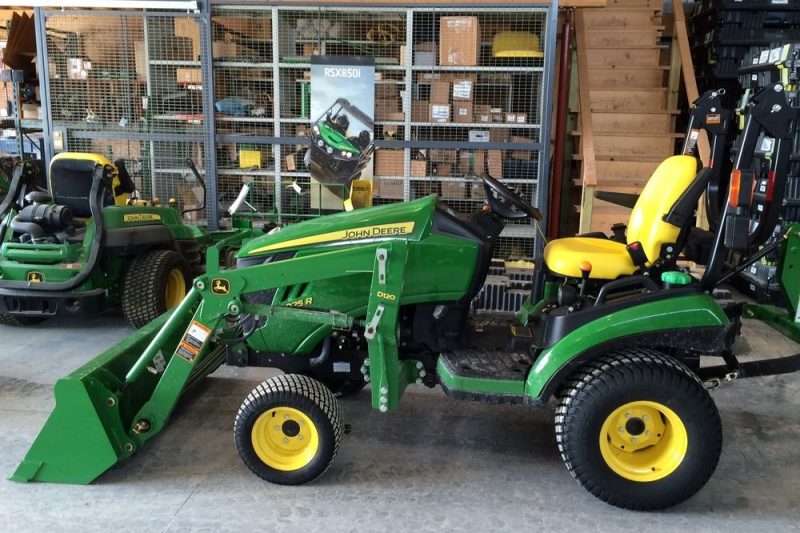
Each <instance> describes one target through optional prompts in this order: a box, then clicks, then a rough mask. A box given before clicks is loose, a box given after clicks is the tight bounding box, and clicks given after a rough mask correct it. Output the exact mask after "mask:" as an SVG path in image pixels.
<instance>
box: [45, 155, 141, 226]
mask: <svg viewBox="0 0 800 533" xmlns="http://www.w3.org/2000/svg"><path fill="white" fill-rule="evenodd" d="M97 165H100V166H102V167H104V168H105V169H107V170H106V171H107V172H109V173H111V188H110V189H108V188H107V189H106V190H105V191H104V194H103V201H102V204H101V207H102V206H106V205H115V204H116V205H125V203H126V202H127V199H128V195H127V189H128V187H126V186H125V184H124V183H123V181H122V180H120V171H119V169H118V168H117V166H116V165H114V163H112V162H111V161H109V160H108V159H107V158H105V157H103V156H101V155H97V154H83V153H70V152H65V153H61V154H58V155H56V156H55V157H53V159H52V161H51V162H50V173H49V184H48V185H49V188H50V195H51V196H52V197H53V201H54V202H55V203H56V204H58V205H63V206H66V207H69V208H70V209H71V210H72V213H73V214H74V215H75V216H76V217H90V216H92V213H91V209H90V207H89V194H90V192H91V190H92V177H93V176H94V169H95V167H96V166H97ZM123 170H124V169H123ZM125 175H126V176H127V173H125ZM128 180H130V178H128ZM123 189H124V191H123ZM115 193H117V194H115Z"/></svg>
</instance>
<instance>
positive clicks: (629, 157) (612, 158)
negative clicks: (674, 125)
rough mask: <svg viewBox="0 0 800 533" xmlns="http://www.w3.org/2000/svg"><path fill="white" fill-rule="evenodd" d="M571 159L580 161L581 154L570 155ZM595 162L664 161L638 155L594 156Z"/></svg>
mask: <svg viewBox="0 0 800 533" xmlns="http://www.w3.org/2000/svg"><path fill="white" fill-rule="evenodd" d="M572 159H574V160H577V161H581V160H583V154H572ZM594 159H595V161H624V162H630V163H650V162H659V163H660V162H661V161H663V160H664V159H665V157H664V156H661V155H640V154H603V153H596V154H594Z"/></svg>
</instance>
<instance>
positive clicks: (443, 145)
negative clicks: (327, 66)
mask: <svg viewBox="0 0 800 533" xmlns="http://www.w3.org/2000/svg"><path fill="white" fill-rule="evenodd" d="M206 9H209V10H210V11H205V12H199V13H187V14H175V13H168V12H158V11H153V12H150V11H148V12H141V11H133V10H123V11H114V12H111V11H91V12H90V11H78V10H75V11H71V10H62V11H48V12H46V36H47V37H46V39H47V52H46V56H47V63H46V66H45V72H46V76H45V77H46V79H47V84H48V86H49V89H50V94H51V102H50V104H51V105H50V107H51V109H50V114H51V122H52V129H53V130H60V131H63V132H64V133H65V135H64V146H62V147H61V148H59V149H64V150H75V149H81V150H93V151H99V152H101V153H103V154H105V155H108V156H109V157H114V158H117V157H122V158H125V159H126V160H128V165H129V167H132V168H136V169H138V176H137V178H138V180H139V181H138V182H137V183H141V187H142V189H141V192H142V193H143V194H145V195H150V196H158V197H159V198H161V200H162V201H168V200H169V199H170V198H174V199H175V201H176V202H177V203H181V204H187V205H194V204H192V202H195V201H198V198H197V195H196V194H194V193H196V192H197V191H196V190H195V191H194V192H193V194H187V193H186V191H187V190H188V189H192V188H195V189H196V187H197V183H194V182H193V178H192V175H191V173H189V171H188V167H187V165H186V159H192V160H193V161H194V162H195V164H196V165H197V167H198V168H199V169H200V172H201V173H203V174H208V175H207V179H208V181H209V183H210V184H211V185H212V187H213V191H211V193H210V194H209V196H208V199H209V201H212V205H210V206H209V207H211V208H212V209H210V210H209V211H208V212H209V214H210V215H212V216H213V220H212V221H209V223H210V224H216V223H217V222H218V220H217V218H218V217H217V210H218V211H219V213H220V214H222V215H223V216H222V218H223V220H222V222H223V225H224V224H226V222H225V220H224V218H225V217H226V216H227V215H225V210H226V206H227V205H229V204H230V202H232V201H233V199H235V198H236V197H237V196H238V194H239V192H240V191H241V188H242V187H244V186H247V188H248V191H247V195H248V202H247V205H248V206H249V207H248V208H247V214H245V213H242V214H241V216H248V217H257V216H259V214H260V215H261V216H262V218H265V219H275V220H279V221H282V222H283V221H287V222H289V221H293V220H299V219H302V218H306V217H310V216H316V215H318V214H320V213H324V212H329V209H328V208H327V207H326V206H329V204H328V203H326V202H327V200H326V197H330V196H331V195H333V197H334V199H336V197H338V198H339V200H337V201H338V203H339V205H341V201H340V198H341V197H342V196H343V195H344V194H345V193H346V191H344V190H341V191H333V192H331V191H330V190H326V189H324V188H322V187H320V186H319V185H318V184H317V183H316V181H314V180H313V179H312V178H311V168H310V162H309V146H310V137H311V130H312V129H313V126H314V122H313V121H314V120H315V119H317V118H318V117H314V116H312V110H311V93H312V84H311V79H310V78H311V75H310V74H311V58H312V57H313V56H317V55H319V56H334V57H336V56H356V57H370V58H374V64H375V81H374V102H375V104H374V109H372V108H370V109H368V110H367V114H368V115H370V116H371V117H374V124H373V130H372V142H373V146H372V147H370V148H371V149H372V148H374V152H373V153H371V157H370V160H369V163H368V165H366V166H364V167H363V168H361V169H360V172H359V175H360V176H361V179H371V180H372V190H373V204H374V205H380V204H386V203H394V202H400V201H411V200H414V199H417V198H421V197H423V196H426V195H429V194H437V195H439V196H440V198H442V199H443V200H444V201H446V202H447V203H448V204H449V205H451V206H452V207H453V208H455V209H457V210H459V211H464V212H470V211H474V210H475V209H479V208H481V206H482V205H483V203H484V202H485V201H486V199H485V191H484V188H483V186H482V182H481V181H480V179H479V178H478V176H479V175H480V174H482V173H484V172H488V173H489V174H490V175H492V176H494V177H496V178H498V179H501V180H502V182H503V183H504V184H506V185H507V186H508V187H509V188H512V189H513V190H514V191H515V192H517V193H518V194H520V195H522V196H523V197H524V198H526V199H527V200H529V201H531V203H533V204H534V205H537V206H540V205H541V202H542V199H543V198H544V194H545V191H546V189H547V187H546V177H547V164H548V150H549V142H548V139H547V138H543V137H542V131H548V127H549V120H550V116H549V115H550V111H549V109H548V108H549V104H550V101H551V94H550V93H551V84H550V83H549V82H548V78H547V77H548V76H549V75H550V74H551V73H550V70H551V69H552V57H551V56H552V51H551V50H550V47H552V46H553V43H554V34H553V31H554V30H555V24H554V20H555V12H554V11H553V6H552V5H549V4H524V5H515V6H514V7H513V8H510V7H502V6H497V7H492V8H486V7H479V6H478V7H475V8H469V9H468V8H463V7H455V6H454V7H450V6H435V5H429V4H409V5H408V6H405V7H400V6H397V7H395V6H389V7H386V6H381V7H380V9H376V8H372V7H360V6H359V7H356V6H352V5H338V6H337V5H330V4H328V5H312V4H308V5H305V4H301V3H296V4H295V3H292V4H287V3H271V4H270V3H262V4H257V3H246V4H241V5H239V4H229V3H225V2H212V3H211V6H210V7H209V8H206ZM209 86H210V87H209ZM352 105H353V106H355V107H358V106H362V107H363V106H365V104H364V103H363V102H353V103H352ZM209 171H210V172H209ZM339 187H340V188H342V189H345V188H346V187H347V184H344V185H340V186H339ZM187 188H188V189H187ZM334 203H336V202H334ZM192 217H193V219H197V221H198V222H200V223H203V222H204V220H203V213H202V212H200V213H199V214H198V213H194V214H193V215H192ZM535 240H536V232H535V230H534V228H533V227H532V226H530V224H529V223H524V222H522V223H520V222H517V223H514V224H508V227H507V228H506V231H505V232H504V233H503V235H502V239H501V245H500V246H498V248H497V250H498V251H497V254H498V255H502V256H511V255H515V256H531V255H533V254H534V250H535V246H536V242H535Z"/></svg>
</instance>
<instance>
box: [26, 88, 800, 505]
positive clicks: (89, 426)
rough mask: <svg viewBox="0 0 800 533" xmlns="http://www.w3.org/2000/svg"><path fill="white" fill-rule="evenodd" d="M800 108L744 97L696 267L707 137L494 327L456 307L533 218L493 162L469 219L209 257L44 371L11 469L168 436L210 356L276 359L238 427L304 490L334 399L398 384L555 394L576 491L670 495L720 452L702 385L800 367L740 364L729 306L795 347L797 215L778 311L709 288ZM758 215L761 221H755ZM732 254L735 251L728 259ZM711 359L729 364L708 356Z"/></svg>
mask: <svg viewBox="0 0 800 533" xmlns="http://www.w3.org/2000/svg"><path fill="white" fill-rule="evenodd" d="M715 97H716V96H715V95H714V94H708V95H705V96H704V97H703V98H705V99H706V100H708V101H713V99H714V98H715ZM703 98H701V100H700V101H698V106H699V105H701V104H702V103H703V102H704V100H703ZM712 114H719V115H720V116H718V117H717V116H714V117H710V116H705V117H702V118H703V119H704V120H705V124H706V125H707V126H708V125H717V124H721V125H723V126H724V125H725V124H722V123H723V122H726V121H728V117H729V114H727V113H724V112H721V113H720V112H718V111H715V112H714V113H707V115H712ZM796 116H797V110H796V109H795V108H794V107H792V106H790V105H789V104H788V102H787V97H786V93H785V91H784V90H783V87H782V86H781V85H780V84H776V85H775V86H774V87H770V88H768V89H766V90H764V91H762V92H761V93H759V94H757V95H756V96H755V97H754V98H753V100H752V101H751V103H750V104H749V107H748V109H747V119H746V120H747V123H746V127H745V129H744V131H743V133H742V134H741V136H740V138H739V143H738V152H737V157H736V160H735V162H734V169H733V171H732V173H731V178H730V194H729V195H728V201H727V202H726V203H725V206H724V207H723V208H722V212H721V213H720V214H719V221H720V222H719V224H718V227H717V228H716V231H715V232H714V233H713V234H712V242H711V243H710V245H708V246H707V247H706V248H707V249H709V250H710V253H709V254H708V258H707V261H706V264H707V266H706V268H705V271H704V274H702V276H699V275H697V274H694V275H693V274H690V273H688V272H687V269H686V268H684V267H681V266H679V265H678V262H677V261H678V259H679V255H680V252H681V250H682V248H683V245H684V243H685V242H686V240H687V239H688V234H689V232H690V228H691V226H692V225H693V224H692V218H693V212H694V209H695V207H696V205H697V202H698V200H699V198H700V196H701V194H702V192H703V191H704V190H706V189H707V188H708V187H709V185H710V184H712V182H716V183H713V185H714V186H715V187H717V188H718V189H719V190H722V189H724V187H722V188H720V187H721V185H722V184H721V183H719V180H720V179H721V178H720V175H721V174H720V173H719V172H717V171H715V170H714V168H713V167H715V166H718V165H715V161H716V162H717V163H718V162H719V159H720V158H722V155H721V150H719V149H717V150H715V151H714V156H712V161H711V162H710V164H709V166H708V167H707V168H705V169H703V170H702V171H700V172H699V173H697V172H696V166H697V163H696V159H695V157H693V156H691V155H678V156H674V157H670V158H668V159H667V160H665V161H664V162H663V163H662V164H661V165H660V166H659V167H658V169H657V170H656V171H655V173H654V174H653V176H652V177H651V179H650V181H649V182H648V184H647V186H646V187H645V189H644V190H643V192H642V194H641V196H640V197H639V198H638V200H637V202H636V204H635V207H634V209H633V212H632V215H631V219H630V222H629V224H628V227H627V241H626V242H625V243H620V242H617V241H614V240H611V239H608V238H607V237H605V236H603V235H594V236H584V237H576V238H565V239H558V240H554V241H552V242H550V243H548V244H547V245H546V247H545V248H544V253H543V256H542V257H541V258H539V259H538V260H537V261H536V270H535V279H534V283H533V288H532V293H531V295H530V297H529V298H528V299H527V300H526V302H525V304H524V307H523V309H522V310H521V311H520V312H519V313H518V315H517V316H516V317H514V318H513V319H509V320H507V321H506V322H503V321H502V320H501V319H500V318H499V317H493V316H489V317H486V316H482V315H477V316H473V315H472V314H471V313H470V302H471V300H472V299H473V297H474V296H475V294H476V293H477V292H478V290H479V289H480V287H481V286H482V284H483V282H484V279H485V277H486V275H487V270H488V268H489V263H490V260H491V258H492V253H493V249H494V246H495V243H496V242H497V240H498V237H499V236H500V232H501V231H502V229H503V224H504V220H516V221H521V220H522V219H533V220H534V221H536V220H540V219H541V214H540V213H539V211H538V210H537V209H536V208H534V207H532V206H531V205H530V204H528V203H527V202H526V201H525V200H523V199H522V198H520V197H519V196H518V195H516V194H515V193H514V192H512V191H510V190H509V189H507V188H506V187H504V186H503V185H502V183H501V182H499V181H497V180H495V179H494V178H492V177H490V176H488V175H483V176H482V179H483V183H484V186H485V189H486V193H487V202H488V205H487V207H486V208H485V209H481V210H479V211H477V212H475V213H472V214H462V213H458V212H456V211H455V210H453V209H452V208H450V207H448V206H447V205H446V204H444V203H443V202H441V201H439V200H438V199H437V198H436V197H435V196H428V197H425V198H422V199H419V200H415V201H412V202H406V203H399V204H393V205H385V206H379V207H374V208H370V209H362V210H356V211H352V212H344V213H339V214H335V215H330V216H327V217H321V218H318V219H314V220H309V221H305V222H301V223H298V224H295V225H293V226H289V227H286V228H283V229H280V230H279V231H273V232H271V233H270V234H269V235H265V236H262V237H259V238H256V239H253V240H251V241H249V242H247V243H246V244H245V245H243V246H242V248H241V249H240V250H239V251H238V253H237V254H236V261H237V264H236V268H235V269H229V270H215V269H214V265H211V264H209V270H208V271H207V272H206V273H205V274H203V275H201V276H199V277H197V278H196V279H195V280H194V283H193V284H192V288H191V290H190V291H189V293H188V294H187V295H186V297H185V298H184V300H183V301H182V302H181V303H180V305H178V306H177V307H176V308H175V309H174V310H173V311H172V312H171V313H166V314H165V315H163V316H162V317H160V318H159V319H157V320H156V321H154V322H152V323H151V324H149V325H148V326H146V327H145V328H143V329H141V330H139V331H138V332H136V333H134V334H133V335H132V336H131V337H129V338H128V339H126V340H124V341H123V342H122V343H120V344H119V345H117V346H115V347H113V348H111V349H110V350H108V351H107V352H105V353H103V354H101V355H100V356H99V357H98V358H96V359H94V360H93V361H91V362H89V363H88V364H87V365H85V366H83V367H82V368H80V369H78V370H77V371H75V372H74V373H73V374H71V375H69V376H67V377H66V378H63V379H61V380H60V381H58V382H57V383H56V385H55V396H56V408H55V410H54V412H53V413H52V415H51V416H50V418H49V419H48V421H47V423H46V424H45V426H44V428H43V430H42V432H41V433H40V435H39V436H38V438H37V439H36V441H35V442H34V444H33V446H32V447H31V449H30V451H29V452H28V454H27V456H26V457H25V459H24V460H23V461H22V463H21V464H20V465H19V467H18V469H17V470H16V472H15V473H14V475H13V476H11V479H12V480H16V481H31V480H38V481H50V482H62V483H89V482H91V481H92V480H94V479H95V478H96V477H98V476H99V475H100V474H102V473H103V472H104V471H105V470H106V469H108V468H110V467H111V466H112V465H114V464H115V463H116V462H118V461H119V460H122V459H125V458H128V457H130V456H131V455H132V454H133V453H135V452H137V451H138V450H139V449H140V448H142V447H143V446H144V444H145V443H146V442H147V441H148V440H150V439H151V438H152V437H153V436H155V435H156V434H158V433H159V432H160V431H161V430H162V429H164V427H165V426H166V424H167V423H168V421H169V418H170V415H171V414H172V412H173V410H174V408H175V406H176V404H177V402H178V401H179V400H180V398H181V397H182V396H183V395H184V394H185V393H186V392H187V391H189V390H191V389H192V388H193V387H194V386H195V385H196V384H197V383H199V382H200V381H201V380H202V378H203V377H205V376H206V375H208V374H209V373H211V372H213V371H214V370H215V369H216V368H217V367H219V366H220V365H222V364H223V363H225V364H228V365H234V366H260V367H273V368H278V369H280V370H282V371H284V372H285V374H283V375H279V376H277V377H274V378H271V379H268V380H266V381H264V382H263V383H262V384H260V385H259V386H258V387H256V388H255V389H254V390H253V391H252V392H251V393H250V395H249V396H248V397H247V398H245V399H244V402H243V403H242V405H241V408H240V409H239V412H238V415H237V417H236V420H235V423H234V440H235V445H236V448H237V450H238V453H239V455H240V456H241V459H242V461H243V462H244V464H245V465H246V466H247V468H249V469H250V470H251V471H252V472H253V473H254V474H256V475H257V476H259V477H261V478H263V479H265V480H267V481H269V482H272V483H278V484H286V485H297V484H302V483H307V482H310V481H312V480H314V479H316V478H317V477H319V476H321V475H322V474H323V473H324V472H325V471H326V470H327V469H328V467H329V466H330V465H331V463H332V461H333V459H334V457H335V456H336V454H337V451H338V449H339V446H340V444H341V442H342V438H343V435H344V433H345V431H344V428H345V426H344V421H343V418H342V411H341V409H340V405H339V401H338V399H337V395H339V396H342V395H347V394H353V393H355V392H357V391H358V390H360V389H361V388H362V387H363V386H364V385H365V384H366V383H370V384H371V391H370V398H371V402H372V406H373V407H374V408H375V409H377V410H379V411H380V412H381V413H385V412H389V411H393V410H395V409H397V408H398V404H399V401H400V398H401V396H402V394H403V392H404V390H405V389H406V387H408V386H409V385H413V384H416V385H423V386H427V387H435V386H436V385H439V386H441V388H442V390H443V391H444V392H445V393H446V394H447V395H448V396H451V397H453V398H457V399H462V400H472V401H481V402H488V403H497V404H515V405H522V406H526V407H532V408H534V407H535V408H539V407H544V406H545V405H547V404H548V401H549V400H550V399H551V398H553V397H554V398H555V399H556V401H557V407H556V414H555V428H556V440H557V443H558V447H559V450H560V452H561V454H562V457H563V459H564V461H565V463H566V465H567V468H568V469H569V471H570V472H571V473H572V475H573V476H574V477H575V478H576V479H577V480H578V482H579V483H580V484H581V485H583V486H584V487H585V488H586V489H587V490H588V491H590V492H591V493H592V494H594V495H595V496H597V497H598V498H600V499H601V500H603V501H606V502H608V503H610V504H612V505H616V506H619V507H623V508H627V509H638V510H654V509H663V508H667V507H670V506H673V505H675V504H677V503H679V502H681V501H684V500H685V499H687V498H689V497H691V496H692V495H693V494H694V493H696V492H697V491H698V490H700V488H702V487H703V485H704V484H705V483H706V482H707V481H708V479H709V477H710V476H711V475H712V473H713V471H714V469H715V467H716V465H717V461H718V459H719V456H720V451H721V446H722V426H721V421H720V416H719V413H718V411H717V408H716V406H715V404H714V402H713V400H712V399H711V396H710V395H709V389H711V388H713V387H715V386H718V385H719V384H720V383H722V382H725V381H731V380H734V379H737V378H743V377H751V376H757V375H765V374H777V373H783V372H790V371H796V370H798V369H800V354H798V355H796V356H793V357H790V358H783V359H772V360H767V361H757V362H747V363H742V362H739V361H738V360H737V358H736V357H735V356H734V353H733V344H734V341H735V339H736V337H737V334H738V333H739V330H740V323H741V319H742V318H745V319H759V320H763V321H765V322H767V323H768V324H770V325H771V326H773V327H774V328H775V329H776V330H777V331H779V332H781V333H783V334H785V335H787V336H789V337H791V338H792V339H794V340H796V341H800V325H799V324H798V321H800V317H799V316H798V315H797V313H798V301H799V300H800V283H798V278H797V276H792V275H791V274H792V272H793V269H795V268H796V267H797V265H798V264H800V263H799V262H800V225H795V226H789V227H786V228H784V230H783V238H782V239H781V240H780V242H778V243H777V244H774V245H773V251H777V252H778V254H779V256H780V264H781V266H780V279H781V283H782V287H783V290H784V291H785V293H786V296H787V298H786V300H787V302H789V308H788V309H785V310H784V309H777V308H774V307H769V306H759V305H750V304H745V303H735V302H732V301H730V300H727V299H717V298H715V295H716V296H719V295H720V293H719V292H715V288H716V287H718V286H719V285H720V284H721V283H723V282H724V281H726V280H727V279H729V278H730V277H731V276H732V275H733V274H734V272H735V271H736V270H738V269H742V268H746V266H747V264H749V263H752V262H753V261H756V260H758V258H759V257H760V256H761V254H763V253H765V252H764V250H760V251H758V252H754V250H758V246H759V243H760V241H761V239H762V237H763V233H764V232H763V231H762V230H763V228H766V227H768V226H770V225H772V226H773V227H774V226H775V223H776V222H777V218H776V214H775V213H776V209H779V208H780V203H781V196H782V194H783V186H784V182H785V180H786V165H785V164H786V159H787V157H786V156H787V155H788V150H789V147H790V145H791V142H787V139H788V140H791V135H792V133H793V131H794V128H795V123H796ZM718 121H719V122H718ZM701 122H702V121H701ZM698 124H700V123H695V126H697V125H698ZM709 129H713V128H709ZM690 133H691V132H690ZM710 133H712V136H714V133H713V132H711V131H710ZM763 135H769V136H771V137H772V138H773V139H776V143H775V144H776V148H775V152H774V154H773V157H772V159H771V161H772V166H771V167H770V171H769V179H770V184H771V185H770V188H771V189H770V190H771V191H772V194H771V195H770V197H769V198H767V199H765V200H764V202H763V203H761V204H759V205H758V206H756V205H755V204H754V203H753V201H752V195H751V194H750V193H751V191H752V183H753V179H754V177H755V176H754V172H753V171H751V170H750V169H749V163H750V160H751V156H752V152H753V146H754V145H755V143H756V140H757V139H758V138H759V136H763ZM687 137H691V135H689V136H687ZM717 141H718V139H716V138H715V139H714V142H713V143H712V145H716V144H717ZM720 145H721V144H720ZM686 151H687V152H691V149H690V148H687V149H686ZM724 181H727V177H726V179H725V180H724ZM754 213H763V218H762V219H761V220H760V221H759V223H758V224H756V225H755V227H754V226H753V223H752V222H751V220H750V218H751V216H752V215H753V214H754ZM754 228H755V229H754ZM532 231H533V230H532ZM728 250H746V251H747V252H748V256H747V258H746V259H744V260H743V261H742V262H741V263H740V264H739V265H738V266H737V267H735V268H734V267H730V266H728V265H726V264H725V259H726V252H727V251H728ZM707 357H711V358H721V360H722V363H721V364H718V365H713V366H702V367H701V366H700V360H701V358H707Z"/></svg>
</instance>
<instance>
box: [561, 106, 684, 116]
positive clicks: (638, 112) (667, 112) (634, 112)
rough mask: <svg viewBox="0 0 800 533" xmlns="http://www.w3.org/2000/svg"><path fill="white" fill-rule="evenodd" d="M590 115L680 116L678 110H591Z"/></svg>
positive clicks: (576, 108) (574, 109) (573, 108)
mask: <svg viewBox="0 0 800 533" xmlns="http://www.w3.org/2000/svg"><path fill="white" fill-rule="evenodd" d="M569 112H570V113H580V112H581V110H580V108H579V107H572V108H570V110H569ZM592 113H615V114H617V115H626V114H631V115H648V114H649V115H680V114H681V112H680V111H678V110H675V109H673V110H668V109H628V110H625V109H606V108H592Z"/></svg>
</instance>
